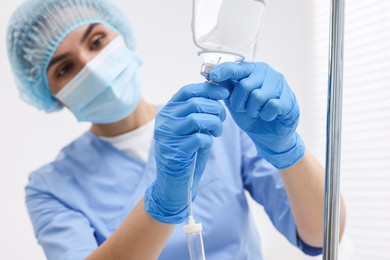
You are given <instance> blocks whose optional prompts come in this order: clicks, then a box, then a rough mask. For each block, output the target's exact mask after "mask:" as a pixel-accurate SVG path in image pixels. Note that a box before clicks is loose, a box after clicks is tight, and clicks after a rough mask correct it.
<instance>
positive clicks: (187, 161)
mask: <svg viewBox="0 0 390 260" xmlns="http://www.w3.org/2000/svg"><path fill="white" fill-rule="evenodd" d="M228 96H229V91H228V90H227V89H226V88H224V87H222V86H216V85H213V84H211V83H201V84H193V85H188V86H186V87H183V88H182V89H181V90H179V92H178V93H176V94H175V95H174V96H173V98H172V99H171V100H170V101H169V102H168V104H167V105H166V106H165V107H164V108H163V109H162V110H161V111H160V113H159V114H158V115H157V118H156V126H155V132H154V149H155V159H156V170H157V177H156V180H155V182H154V183H153V184H152V185H151V186H150V187H149V188H148V189H147V191H146V193H145V211H146V212H147V213H148V214H149V215H151V216H152V217H153V218H154V219H155V220H157V221H160V222H163V223H168V224H178V223H181V222H183V221H184V220H185V219H186V218H187V217H188V197H187V195H188V183H189V178H190V175H191V172H192V169H193V163H194V159H195V153H196V152H197V151H198V158H197V161H196V168H195V175H194V182H193V195H194V197H195V195H196V191H197V188H198V185H199V181H200V178H201V175H202V173H203V170H204V167H205V165H206V162H207V157H208V153H209V150H210V147H211V145H212V143H213V136H214V137H217V136H220V135H221V134H222V122H223V121H224V120H225V118H226V111H225V108H224V106H223V105H222V103H220V102H219V101H217V100H222V99H225V98H227V97H228Z"/></svg>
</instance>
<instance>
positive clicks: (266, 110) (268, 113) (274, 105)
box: [259, 99, 283, 122]
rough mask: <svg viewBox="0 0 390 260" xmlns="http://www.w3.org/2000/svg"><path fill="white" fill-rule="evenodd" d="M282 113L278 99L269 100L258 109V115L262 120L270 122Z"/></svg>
mask: <svg viewBox="0 0 390 260" xmlns="http://www.w3.org/2000/svg"><path fill="white" fill-rule="evenodd" d="M282 114H283V108H282V104H281V101H280V99H271V100H269V101H268V102H267V103H266V104H265V105H264V106H263V107H262V108H261V109H260V111H259V116H260V118H261V119H262V120H264V121H267V122H271V121H273V120H275V119H276V117H277V116H279V115H282Z"/></svg>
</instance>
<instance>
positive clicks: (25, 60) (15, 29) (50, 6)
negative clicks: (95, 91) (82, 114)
mask: <svg viewBox="0 0 390 260" xmlns="http://www.w3.org/2000/svg"><path fill="white" fill-rule="evenodd" d="M94 23H100V24H104V25H106V26H108V27H109V28H111V29H112V30H114V31H116V32H117V33H119V34H121V35H122V36H123V37H124V38H125V40H126V42H127V45H128V46H129V48H131V49H135V39H134V35H133V32H132V30H131V26H130V23H129V21H128V20H127V18H126V17H125V15H124V14H123V13H122V12H121V11H120V10H119V9H118V8H117V7H116V6H114V5H113V4H112V3H111V2H109V1H108V0H26V1H25V2H24V3H23V4H22V5H21V6H20V7H19V8H18V9H17V10H16V11H15V13H14V14H13V15H12V17H11V20H10V22H9V26H8V34H7V37H8V38H7V45H8V56H9V59H10V62H11V66H12V70H13V72H14V75H15V79H16V84H17V86H18V88H19V91H20V96H21V98H22V99H23V100H24V101H26V102H28V103H30V104H32V105H34V106H35V107H37V108H38V109H41V110H44V111H46V112H52V111H57V110H60V109H61V108H62V105H61V104H60V103H59V102H58V101H57V100H56V99H55V98H54V97H53V96H52V93H51V91H50V87H49V83H48V79H47V67H48V65H49V63H50V61H51V59H52V58H53V55H54V53H55V52H56V50H57V48H58V47H59V45H60V44H61V42H62V41H63V40H64V38H65V37H66V36H67V35H68V34H69V33H70V32H71V31H73V30H75V29H76V28H78V27H80V26H83V25H87V24H94Z"/></svg>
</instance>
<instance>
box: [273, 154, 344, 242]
mask: <svg viewBox="0 0 390 260" xmlns="http://www.w3.org/2000/svg"><path fill="white" fill-rule="evenodd" d="M280 172H281V176H282V179H283V182H284V185H285V187H286V191H287V194H288V197H289V200H290V204H291V210H292V214H293V216H294V220H295V223H296V226H297V231H298V234H299V237H300V238H301V239H302V240H303V241H304V242H305V243H307V244H309V245H311V246H314V247H322V240H323V232H322V229H323V214H324V185H325V169H324V167H323V166H322V165H321V164H320V163H319V162H318V161H317V159H316V158H315V157H314V156H313V155H312V154H311V153H310V152H309V151H306V154H305V156H304V157H303V158H302V159H301V160H300V161H299V162H297V163H296V164H294V165H293V166H291V167H290V168H288V169H285V170H281V171H280ZM345 219H346V209H345V204H344V201H343V199H342V197H341V200H340V239H341V237H342V235H343V232H344V227H345Z"/></svg>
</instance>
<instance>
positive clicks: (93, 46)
mask: <svg viewBox="0 0 390 260" xmlns="http://www.w3.org/2000/svg"><path fill="white" fill-rule="evenodd" d="M103 43H104V36H103V35H100V36H99V37H98V38H97V39H95V40H94V41H93V42H92V44H91V45H90V47H89V50H90V51H93V50H97V49H100V48H101V47H102V45H103Z"/></svg>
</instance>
